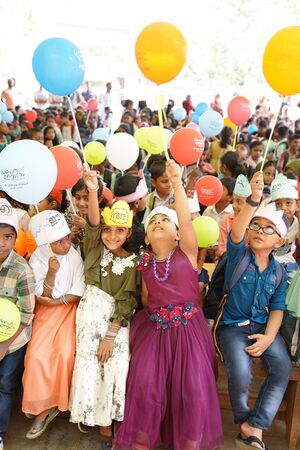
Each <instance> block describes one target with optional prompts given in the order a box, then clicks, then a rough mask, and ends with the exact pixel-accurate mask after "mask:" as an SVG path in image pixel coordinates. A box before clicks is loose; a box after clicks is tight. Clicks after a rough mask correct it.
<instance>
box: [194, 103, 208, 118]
mask: <svg viewBox="0 0 300 450" xmlns="http://www.w3.org/2000/svg"><path fill="white" fill-rule="evenodd" d="M208 109H209V107H208V104H207V103H204V102H202V103H198V105H197V106H196V110H195V113H196V114H197V115H198V116H199V117H200V116H202V114H203V113H205V111H208Z"/></svg>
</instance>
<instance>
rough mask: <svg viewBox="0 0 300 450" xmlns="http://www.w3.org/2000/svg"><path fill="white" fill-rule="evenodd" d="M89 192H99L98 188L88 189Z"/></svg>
mask: <svg viewBox="0 0 300 450" xmlns="http://www.w3.org/2000/svg"><path fill="white" fill-rule="evenodd" d="M88 191H89V192H97V191H99V187H97V188H95V189H88Z"/></svg>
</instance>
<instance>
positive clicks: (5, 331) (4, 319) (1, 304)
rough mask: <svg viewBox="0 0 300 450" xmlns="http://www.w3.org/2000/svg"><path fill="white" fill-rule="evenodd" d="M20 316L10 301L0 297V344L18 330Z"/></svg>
mask: <svg viewBox="0 0 300 450" xmlns="http://www.w3.org/2000/svg"><path fill="white" fill-rule="evenodd" d="M20 323H21V316H20V311H19V309H18V307H17V306H16V305H15V303H13V302H12V301H11V300H9V299H8V298H5V297H0V343H1V342H5V341H7V339H9V338H11V337H12V336H13V335H14V334H15V333H16V331H17V330H18V328H19V326H20Z"/></svg>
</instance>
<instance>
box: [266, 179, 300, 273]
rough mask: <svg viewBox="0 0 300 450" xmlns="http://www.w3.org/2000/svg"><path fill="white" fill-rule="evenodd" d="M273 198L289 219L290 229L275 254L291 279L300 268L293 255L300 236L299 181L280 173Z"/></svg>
mask: <svg viewBox="0 0 300 450" xmlns="http://www.w3.org/2000/svg"><path fill="white" fill-rule="evenodd" d="M271 199H272V201H273V202H275V205H276V208H277V209H280V210H283V211H284V212H285V214H286V215H287V217H288V220H289V230H288V232H287V235H286V237H285V242H284V245H283V246H282V247H280V248H277V249H275V250H274V251H273V255H274V257H275V258H276V260H277V261H278V262H279V263H281V264H283V265H284V268H285V270H286V271H287V273H288V276H289V280H291V279H292V277H293V276H294V275H295V273H296V272H297V270H298V269H299V267H298V264H297V263H296V260H295V258H294V256H293V255H294V253H295V250H296V239H297V238H298V236H299V224H298V219H297V217H296V214H297V213H298V208H299V207H298V191H297V181H296V180H290V179H288V178H287V177H285V176H284V175H282V174H279V175H278V176H277V177H276V178H275V180H274V181H273V183H272V184H271Z"/></svg>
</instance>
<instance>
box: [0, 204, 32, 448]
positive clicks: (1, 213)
mask: <svg viewBox="0 0 300 450" xmlns="http://www.w3.org/2000/svg"><path fill="white" fill-rule="evenodd" d="M18 228H19V219H18V215H17V212H16V210H15V208H13V207H12V205H11V204H10V203H9V202H8V201H7V200H6V199H4V198H0V296H1V297H0V336H1V339H0V448H1V449H2V448H3V440H4V439H5V438H6V435H7V430H8V426H9V420H10V414H11V410H12V405H13V400H14V397H15V395H16V394H17V392H18V390H19V388H20V386H21V380H22V373H23V369H24V355H25V351H26V346H27V343H28V341H29V340H30V337H31V321H32V319H33V310H34V305H35V297H34V276H33V272H32V270H31V268H30V266H29V265H28V263H27V262H26V261H25V259H23V258H22V257H21V256H19V255H18V254H17V253H16V252H15V251H14V250H13V248H14V246H15V242H16V237H17V232H18ZM5 299H7V300H9V301H10V302H12V303H13V304H17V306H18V309H19V313H18V310H16V317H15V319H13V320H11V323H9V325H10V326H11V330H13V333H10V334H8V335H7V336H5V329H2V327H1V325H3V322H2V317H1V314H2V312H4V313H5V309H4V308H5V306H4V304H5ZM10 311H11V308H10ZM10 314H11V313H10ZM20 321H21V323H20ZM18 323H19V324H20V325H19V326H18V325H17V324H18Z"/></svg>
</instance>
